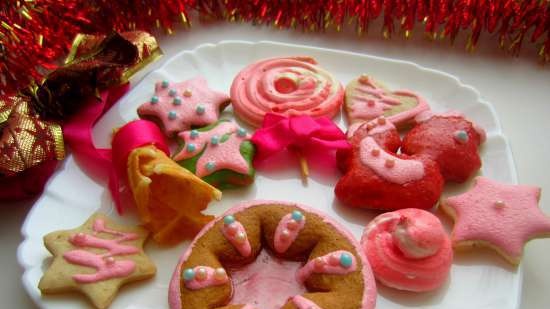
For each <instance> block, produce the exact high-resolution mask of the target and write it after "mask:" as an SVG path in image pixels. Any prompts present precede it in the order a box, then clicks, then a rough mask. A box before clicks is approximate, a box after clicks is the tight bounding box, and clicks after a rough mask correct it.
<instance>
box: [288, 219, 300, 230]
mask: <svg viewBox="0 0 550 309" xmlns="http://www.w3.org/2000/svg"><path fill="white" fill-rule="evenodd" d="M298 226H299V224H298V221H296V220H294V219H291V220H289V221H288V222H287V224H286V227H287V229H289V230H291V231H295V230H297V229H298Z"/></svg>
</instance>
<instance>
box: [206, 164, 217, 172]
mask: <svg viewBox="0 0 550 309" xmlns="http://www.w3.org/2000/svg"><path fill="white" fill-rule="evenodd" d="M215 167H216V163H214V162H208V163H206V169H207V170H209V171H211V170H213V169H214V168H215Z"/></svg>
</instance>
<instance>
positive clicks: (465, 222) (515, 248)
mask: <svg viewBox="0 0 550 309" xmlns="http://www.w3.org/2000/svg"><path fill="white" fill-rule="evenodd" d="M539 198H540V188H539V187H534V186H523V185H510V184H503V183H499V182H496V181H494V180H491V179H489V178H486V177H476V179H475V184H474V187H473V188H471V189H470V190H469V191H468V192H466V193H463V194H460V195H457V196H453V197H449V198H447V199H445V200H443V201H441V208H442V209H443V211H444V212H445V213H447V214H448V215H449V216H451V217H452V218H453V219H454V221H455V225H454V228H453V232H452V235H451V239H452V242H453V247H455V248H457V249H462V248H473V247H476V246H483V247H489V248H491V249H494V250H495V251H497V252H498V253H500V254H501V255H502V256H503V257H504V258H505V259H506V260H507V261H508V262H510V263H512V264H515V265H517V264H519V262H520V260H521V256H522V253H523V246H524V245H525V243H526V242H527V241H529V240H531V239H533V238H543V237H550V218H549V217H547V216H546V215H545V214H544V213H543V212H542V211H541V210H540V209H539V208H538V202H539Z"/></svg>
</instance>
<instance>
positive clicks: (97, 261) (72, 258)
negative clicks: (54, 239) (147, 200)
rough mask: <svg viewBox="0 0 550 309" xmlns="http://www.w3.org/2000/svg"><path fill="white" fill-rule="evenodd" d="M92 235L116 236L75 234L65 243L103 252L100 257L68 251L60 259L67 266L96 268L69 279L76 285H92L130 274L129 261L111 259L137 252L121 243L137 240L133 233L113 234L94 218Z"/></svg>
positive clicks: (90, 253) (115, 232) (137, 250)
mask: <svg viewBox="0 0 550 309" xmlns="http://www.w3.org/2000/svg"><path fill="white" fill-rule="evenodd" d="M93 230H94V235H95V234H97V233H108V234H111V235H115V236H117V237H116V238H113V239H103V238H98V237H96V236H94V235H87V234H83V233H78V234H74V235H71V237H70V238H69V242H71V244H73V245H74V246H76V247H92V248H99V249H105V250H107V251H108V252H106V253H104V254H95V253H92V252H89V251H85V250H80V249H77V250H71V251H68V252H65V254H63V258H64V259H65V260H67V261H68V262H69V263H71V264H77V265H82V266H86V267H92V268H95V269H96V273H94V274H76V275H74V276H73V279H74V280H75V281H76V282H78V283H95V282H98V281H103V280H107V279H111V278H120V277H126V276H128V275H130V274H131V273H132V272H134V270H135V267H136V264H135V262H134V261H131V260H115V259H113V257H114V256H119V255H129V254H135V253H139V249H138V248H136V247H134V246H130V245H123V244H121V243H122V242H124V241H131V240H135V239H137V238H138V235H137V234H134V233H124V232H119V231H114V230H111V229H108V228H107V227H105V221H104V220H103V219H97V220H95V221H94V224H93Z"/></svg>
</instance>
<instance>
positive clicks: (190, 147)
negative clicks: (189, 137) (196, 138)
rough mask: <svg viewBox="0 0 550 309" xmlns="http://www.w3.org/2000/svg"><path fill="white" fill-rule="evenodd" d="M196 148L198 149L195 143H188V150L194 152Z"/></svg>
mask: <svg viewBox="0 0 550 309" xmlns="http://www.w3.org/2000/svg"><path fill="white" fill-rule="evenodd" d="M195 149H197V147H196V146H195V144H187V152H193V151H195Z"/></svg>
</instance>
